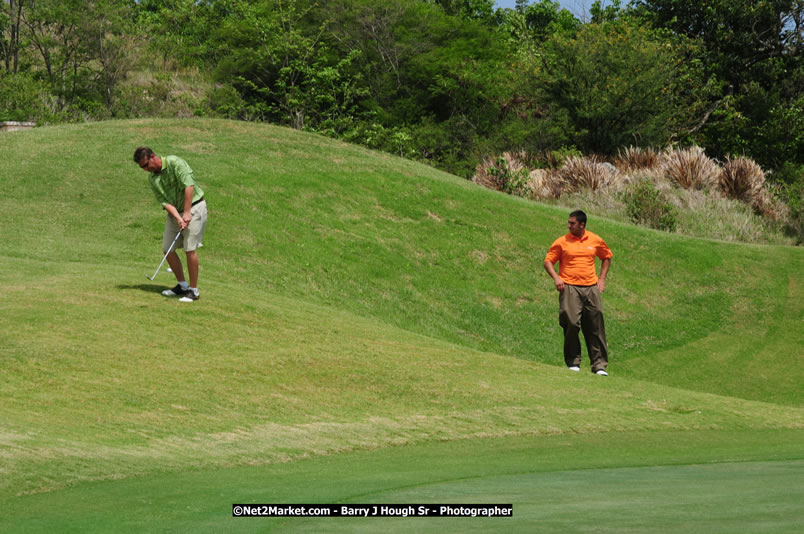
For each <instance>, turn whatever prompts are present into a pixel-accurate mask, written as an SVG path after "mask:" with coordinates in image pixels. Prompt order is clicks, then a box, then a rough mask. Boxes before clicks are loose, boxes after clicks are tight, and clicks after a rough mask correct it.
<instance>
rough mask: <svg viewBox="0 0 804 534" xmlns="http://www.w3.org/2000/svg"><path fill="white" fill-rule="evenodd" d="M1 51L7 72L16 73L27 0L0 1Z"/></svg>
mask: <svg viewBox="0 0 804 534" xmlns="http://www.w3.org/2000/svg"><path fill="white" fill-rule="evenodd" d="M0 7H2V10H0V52H2V54H3V63H4V64H5V67H6V72H8V73H12V74H16V73H17V69H18V68H19V53H20V35H21V34H20V27H21V26H22V14H23V10H24V8H25V0H2V2H0Z"/></svg>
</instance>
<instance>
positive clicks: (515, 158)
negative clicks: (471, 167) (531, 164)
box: [472, 152, 530, 196]
mask: <svg viewBox="0 0 804 534" xmlns="http://www.w3.org/2000/svg"><path fill="white" fill-rule="evenodd" d="M526 160H527V154H525V153H524V152H520V153H518V154H512V153H511V152H504V153H503V154H502V155H501V156H498V157H496V158H493V157H489V158H486V159H485V160H483V161H482V162H481V163H479V164H478V166H477V169H476V170H475V175H474V176H473V177H472V181H473V182H475V183H476V184H480V185H482V186H483V187H487V188H489V189H494V190H496V191H503V192H505V193H509V194H514V195H520V196H526V195H527V191H526V184H527V183H528V180H529V178H530V171H529V170H528V168H527V166H526V165H525V164H524V163H523V162H524V161H526Z"/></svg>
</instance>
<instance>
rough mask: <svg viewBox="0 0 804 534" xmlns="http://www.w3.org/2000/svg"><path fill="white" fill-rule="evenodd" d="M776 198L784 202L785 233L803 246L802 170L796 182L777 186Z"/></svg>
mask: <svg viewBox="0 0 804 534" xmlns="http://www.w3.org/2000/svg"><path fill="white" fill-rule="evenodd" d="M778 198H780V199H782V200H783V201H784V205H785V208H786V209H787V212H786V214H785V215H786V217H785V219H784V225H785V229H786V231H787V233H788V234H789V235H791V236H793V237H794V238H795V239H796V242H797V243H798V244H799V245H801V244H804V169H802V173H801V174H800V175H799V177H798V180H796V181H795V182H793V183H785V184H782V185H780V186H778Z"/></svg>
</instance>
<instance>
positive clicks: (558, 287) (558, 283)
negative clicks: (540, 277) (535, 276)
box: [544, 260, 564, 291]
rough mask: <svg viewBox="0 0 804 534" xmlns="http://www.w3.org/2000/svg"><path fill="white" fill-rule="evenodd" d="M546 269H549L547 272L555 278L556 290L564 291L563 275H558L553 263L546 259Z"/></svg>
mask: <svg viewBox="0 0 804 534" xmlns="http://www.w3.org/2000/svg"><path fill="white" fill-rule="evenodd" d="M544 270H545V271H547V274H549V275H550V277H551V278H552V279H553V282H555V284H556V290H557V291H564V280H562V279H561V277H560V276H558V273H557V272H556V269H555V267H553V264H552V263H551V262H549V261H547V260H545V262H544Z"/></svg>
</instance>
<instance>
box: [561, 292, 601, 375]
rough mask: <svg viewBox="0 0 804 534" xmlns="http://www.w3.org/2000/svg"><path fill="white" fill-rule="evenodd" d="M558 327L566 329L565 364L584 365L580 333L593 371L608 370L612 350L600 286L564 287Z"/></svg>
mask: <svg viewBox="0 0 804 534" xmlns="http://www.w3.org/2000/svg"><path fill="white" fill-rule="evenodd" d="M558 324H560V325H561V328H563V329H564V363H566V364H567V367H572V366H580V365H581V342H580V339H579V338H578V332H579V331H583V338H584V340H586V351H587V352H588V353H589V361H590V362H591V365H592V372H593V373H594V372H596V371H600V370H605V369H606V366H607V365H608V364H609V349H608V345H606V326H605V325H604V323H603V300H602V299H601V298H600V290H599V289H598V288H597V286H596V285H594V286H571V285H569V284H565V285H564V291H562V292H561V293H559V295H558Z"/></svg>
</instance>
